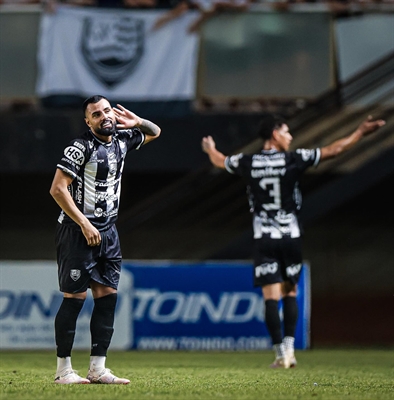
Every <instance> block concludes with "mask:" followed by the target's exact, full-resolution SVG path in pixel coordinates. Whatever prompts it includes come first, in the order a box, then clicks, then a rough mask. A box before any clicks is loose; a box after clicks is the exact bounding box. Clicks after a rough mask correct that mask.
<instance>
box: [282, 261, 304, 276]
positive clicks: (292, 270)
mask: <svg viewBox="0 0 394 400" xmlns="http://www.w3.org/2000/svg"><path fill="white" fill-rule="evenodd" d="M301 268H302V264H293V265H290V266H289V267H287V268H286V275H287V276H295V275H297V274H298V273H299V272H300V271H301Z"/></svg>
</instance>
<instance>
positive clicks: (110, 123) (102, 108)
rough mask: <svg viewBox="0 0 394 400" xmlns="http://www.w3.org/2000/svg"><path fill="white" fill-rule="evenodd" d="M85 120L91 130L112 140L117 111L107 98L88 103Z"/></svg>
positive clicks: (103, 137)
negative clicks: (115, 111)
mask: <svg viewBox="0 0 394 400" xmlns="http://www.w3.org/2000/svg"><path fill="white" fill-rule="evenodd" d="M85 122H86V124H87V125H88V126H89V128H90V129H91V131H92V132H93V133H94V134H95V135H96V136H99V137H101V138H102V139H103V140H104V139H108V140H110V136H112V135H113V134H114V133H115V130H116V117H115V113H114V110H113V109H112V107H111V105H110V104H109V102H108V101H107V100H106V99H101V100H100V101H98V102H97V103H90V104H88V106H87V108H86V111H85ZM108 140H105V141H108Z"/></svg>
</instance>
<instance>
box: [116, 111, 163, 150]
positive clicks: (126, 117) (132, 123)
mask: <svg viewBox="0 0 394 400" xmlns="http://www.w3.org/2000/svg"><path fill="white" fill-rule="evenodd" d="M113 110H114V113H115V117H116V120H117V122H118V123H117V125H116V127H117V128H118V129H131V128H139V129H140V130H141V132H143V133H145V135H146V137H145V142H144V144H146V143H149V142H151V141H152V140H154V139H157V138H158V137H159V136H160V132H161V129H160V128H159V127H158V126H157V125H156V124H154V123H153V122H151V121H149V120H147V119H143V118H140V117H139V116H138V115H136V114H134V113H133V112H132V111H130V110H128V109H127V108H125V107H123V106H122V105H120V104H117V107H114V108H113Z"/></svg>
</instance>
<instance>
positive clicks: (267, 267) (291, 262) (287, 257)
mask: <svg viewBox="0 0 394 400" xmlns="http://www.w3.org/2000/svg"><path fill="white" fill-rule="evenodd" d="M254 242H255V243H254V252H255V254H254V277H253V283H254V286H265V285H271V284H274V283H281V282H284V281H289V282H291V283H293V284H296V283H298V281H299V279H300V274H301V270H302V249H301V238H293V239H292V238H287V237H285V238H282V239H271V238H266V237H263V238H261V239H255V241H254Z"/></svg>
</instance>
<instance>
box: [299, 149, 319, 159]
mask: <svg viewBox="0 0 394 400" xmlns="http://www.w3.org/2000/svg"><path fill="white" fill-rule="evenodd" d="M296 153H298V154H301V157H302V161H308V160H311V159H313V158H314V157H315V151H314V150H309V149H297V150H296Z"/></svg>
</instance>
